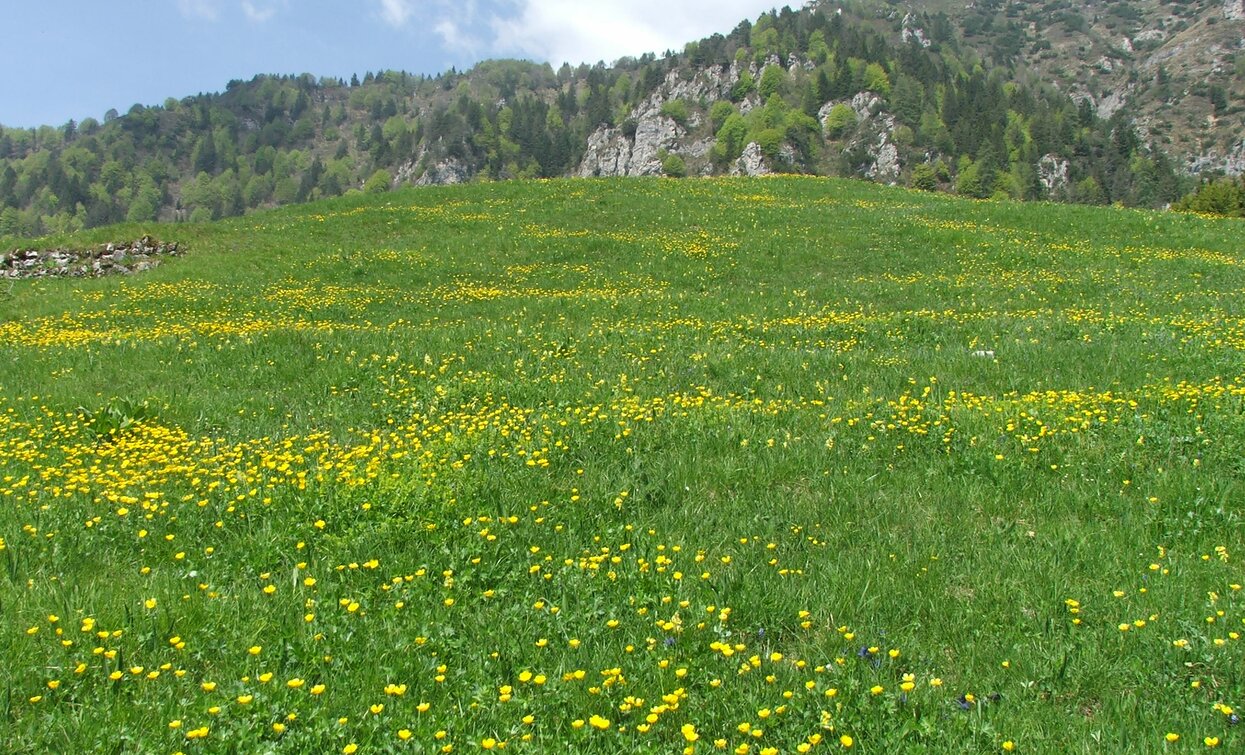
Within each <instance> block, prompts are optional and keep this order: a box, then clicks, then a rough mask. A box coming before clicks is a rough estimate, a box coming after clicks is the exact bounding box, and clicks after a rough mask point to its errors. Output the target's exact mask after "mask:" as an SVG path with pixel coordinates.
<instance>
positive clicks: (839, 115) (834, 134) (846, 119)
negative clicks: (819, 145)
mask: <svg viewBox="0 0 1245 755" xmlns="http://www.w3.org/2000/svg"><path fill="white" fill-rule="evenodd" d="M855 125H856V111H855V110H852V108H851V107H850V106H848V105H844V104H843V103H841V102H840V103H839V104H837V105H835V106H834V107H832V108H830V112H829V113H828V114H827V115H826V136H827V137H829V138H831V139H838V138H839V137H841V136H843V135H844V134H845V133H846V132H847V130H848V129H849V128H850V127H852V126H855Z"/></svg>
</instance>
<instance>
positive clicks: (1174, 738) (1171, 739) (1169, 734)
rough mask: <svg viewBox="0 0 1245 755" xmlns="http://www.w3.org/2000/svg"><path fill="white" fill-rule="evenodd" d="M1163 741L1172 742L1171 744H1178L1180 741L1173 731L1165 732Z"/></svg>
mask: <svg viewBox="0 0 1245 755" xmlns="http://www.w3.org/2000/svg"><path fill="white" fill-rule="evenodd" d="M1163 739H1166V740H1167V741H1168V742H1173V743H1174V742H1179V741H1180V735H1179V734H1177V733H1176V732H1174V731H1169V732H1167V735H1166V736H1164V737H1163Z"/></svg>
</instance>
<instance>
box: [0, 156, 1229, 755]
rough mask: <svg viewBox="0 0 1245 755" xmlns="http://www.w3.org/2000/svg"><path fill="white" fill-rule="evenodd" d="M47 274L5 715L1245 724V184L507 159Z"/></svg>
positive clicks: (5, 426)
mask: <svg viewBox="0 0 1245 755" xmlns="http://www.w3.org/2000/svg"><path fill="white" fill-rule="evenodd" d="M144 233H149V234H151V235H152V236H154V237H156V238H158V239H163V240H165V241H177V242H180V244H181V245H182V248H183V250H184V251H185V254H184V256H181V257H178V258H174V259H170V260H168V261H166V262H164V263H163V264H162V265H160V266H159V267H157V268H155V269H154V270H149V271H147V272H143V273H137V274H133V275H126V276H117V277H104V278H74V279H42V280H38V281H31V280H15V281H12V282H10V283H6V284H5V287H4V288H3V289H0V294H2V298H0V564H3V569H0V606H3V610H2V611H0V689H3V690H5V692H6V694H5V695H4V696H3V698H0V699H2V700H3V702H2V705H3V713H2V715H3V724H2V725H0V742H3V749H4V751H6V752H73V751H90V752H165V753H173V752H179V751H180V752H184V753H207V752H288V753H309V752H325V753H332V752H342V753H351V752H356V751H357V752H359V753H365V752H468V753H470V752H477V751H479V750H481V749H483V750H497V749H502V748H504V749H506V750H509V751H514V752H553V751H567V752H597V753H618V752H660V753H668V752H700V753H707V752H716V751H726V752H735V753H754V754H755V753H778V752H783V753H789V752H820V751H839V750H843V749H845V748H851V749H852V750H854V751H860V752H871V753H892V752H996V751H1012V750H1015V751H1017V752H1113V753H1127V752H1137V753H1152V752H1162V751H1165V748H1167V749H1170V750H1171V751H1200V750H1205V749H1206V748H1207V747H1208V746H1218V747H1220V748H1222V749H1223V750H1225V751H1231V750H1234V749H1237V748H1240V747H1241V746H1242V742H1245V739H1242V733H1241V731H1240V730H1239V727H1238V726H1237V722H1238V720H1239V719H1238V713H1237V712H1236V709H1237V708H1239V707H1240V706H1241V705H1243V704H1245V682H1243V677H1242V672H1243V671H1245V644H1243V643H1242V642H1241V641H1240V633H1241V632H1245V596H1242V595H1241V592H1240V585H1241V584H1242V583H1245V569H1242V566H1241V564H1242V562H1241V558H1242V556H1243V555H1245V553H1243V551H1245V530H1243V529H1242V516H1241V514H1242V503H1241V501H1242V482H1241V480H1242V471H1243V468H1242V458H1245V360H1242V351H1243V350H1245V319H1242V318H1243V314H1245V308H1243V305H1245V298H1243V296H1242V293H1241V292H1242V290H1243V287H1245V270H1242V264H1243V262H1245V254H1243V252H1242V249H1241V244H1240V239H1241V226H1240V223H1239V222H1238V221H1229V220H1218V221H1216V220H1209V219H1202V218H1198V217H1194V216H1187V215H1177V214H1172V213H1148V212H1139V211H1124V210H1110V209H1096V208H1087V207H1076V206H1066V205H1046V204H1023V205H1022V204H1017V203H1012V202H1005V201H1004V202H973V201H968V200H962V199H956V198H951V197H948V196H946V195H935V194H924V193H914V192H908V191H903V190H898V189H887V188H884V187H879V186H876V185H871V184H866V183H860V182H852V181H840V180H827V179H811V178H773V179H706V180H699V181H686V182H678V181H670V180H662V179H652V180H632V181H618V180H610V181H553V182H508V183H503V184H488V183H484V184H476V185H472V186H467V187H458V188H441V189H421V190H404V191H399V192H395V193H391V194H384V195H380V196H376V197H364V196H361V195H360V196H353V197H345V198H341V199H337V200H333V201H330V202H324V203H319V204H313V205H308V206H301V207H294V208H287V209H283V210H279V211H273V212H268V213H260V214H256V215H251V216H247V217H244V218H236V219H233V220H229V221H222V222H218V223H214V224H205V225H198V224H183V225H176V226H157V225H147V226H141V227H140V226H137V225H131V226H125V227H111V228H104V229H98V230H96V231H92V232H90V235H84V236H80V237H74V238H63V239H55V240H52V241H49V242H47V243H45V244H43V245H44V246H52V245H61V246H67V247H72V246H86V245H88V244H92V243H97V242H104V241H127V240H132V239H134V238H138V237H139V236H141V235H143V234H144Z"/></svg>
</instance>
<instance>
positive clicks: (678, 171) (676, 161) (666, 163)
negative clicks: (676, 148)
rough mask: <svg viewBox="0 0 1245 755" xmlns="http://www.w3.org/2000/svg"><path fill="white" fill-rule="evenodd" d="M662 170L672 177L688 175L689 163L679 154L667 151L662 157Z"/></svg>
mask: <svg viewBox="0 0 1245 755" xmlns="http://www.w3.org/2000/svg"><path fill="white" fill-rule="evenodd" d="M661 172H662V173H664V174H666V175H667V176H669V177H670V178H684V177H686V176H687V163H685V162H683V158H681V157H679V156H678V155H675V154H669V153H667V154H666V155H665V156H664V157H662V158H661Z"/></svg>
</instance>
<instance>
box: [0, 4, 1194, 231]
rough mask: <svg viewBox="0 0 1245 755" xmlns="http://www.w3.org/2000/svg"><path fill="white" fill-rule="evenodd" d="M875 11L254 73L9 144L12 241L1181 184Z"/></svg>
mask: <svg viewBox="0 0 1245 755" xmlns="http://www.w3.org/2000/svg"><path fill="white" fill-rule="evenodd" d="M877 5H878V4H877V3H864V4H860V5H858V6H849V7H848V8H847V9H846V10H844V9H842V8H840V7H839V5H838V4H835V5H828V4H824V5H814V6H811V7H806V8H805V9H803V10H800V11H793V10H791V9H789V8H786V9H783V10H782V11H778V12H773V13H769V14H766V15H763V16H761V17H760V18H759V19H758V20H757V21H756V22H755V23H752V22H748V21H744V22H743V23H740V24H739V25H738V26H737V27H736V28H735V29H734V30H733V31H731V32H730V33H729V34H726V35H714V36H712V37H709V38H707V39H703V40H700V41H698V42H692V43H690V44H688V45H687V46H686V48H685V49H684V50H683V51H681V52H678V53H674V52H671V53H667V54H665V55H664V56H662V57H656V56H653V55H646V56H644V57H641V58H638V59H633V58H626V59H623V60H620V61H617V62H616V63H615V64H614V65H612V66H607V65H605V64H604V63H601V64H597V65H595V66H588V65H582V66H579V67H578V68H572V67H570V66H566V65H564V66H562V67H561V68H560V69H558V70H556V71H555V70H554V69H553V68H552V67H550V66H548V65H537V64H533V63H527V62H520V61H489V62H485V63H481V64H479V65H477V66H475V67H474V68H473V69H471V70H470V71H467V72H457V71H450V72H448V73H445V74H442V75H440V76H437V77H422V76H413V75H409V74H405V73H400V72H393V71H386V72H382V73H379V74H372V73H368V74H365V75H364V76H363V77H362V78H361V79H360V78H358V77H355V78H353V79H352V80H351V81H349V82H345V81H341V80H338V79H325V78H317V77H315V76H312V75H308V74H304V75H300V76H257V77H255V78H254V79H252V80H251V81H247V82H243V81H233V82H230V83H229V85H228V86H227V87H226V89H225V91H224V92H222V93H218V94H199V95H196V96H192V97H186V98H184V99H181V100H176V99H172V98H170V99H169V100H167V101H166V102H165V103H164V104H163V105H159V106H153V107H147V106H141V105H135V106H133V107H132V108H130V110H129V111H128V112H126V113H125V114H123V115H121V114H118V113H115V112H110V113H109V114H107V115H106V116H105V117H104V118H103V121H102V122H100V121H98V120H96V119H93V118H86V119H83V120H82V121H81V122H76V123H75V122H73V121H71V122H69V123H66V124H64V125H62V126H60V127H51V126H45V127H42V128H39V129H9V128H4V129H0V207H2V208H3V209H2V211H0V236H5V235H10V236H30V235H39V234H44V233H59V232H65V231H71V230H75V229H79V228H83V227H92V226H98V225H102V224H107V223H113V222H117V221H122V220H131V221H150V220H156V219H160V220H205V219H210V218H219V217H224V216H230V215H237V214H240V213H243V212H245V211H246V210H248V209H252V208H257V207H266V206H274V205H282V204H289V203H294V202H301V201H305V200H308V199H315V198H319V197H327V196H335V195H339V194H342V193H345V192H347V191H351V190H363V191H385V190H388V189H390V188H392V187H394V186H396V185H401V184H409V183H417V184H419V183H458V182H463V181H469V180H492V179H506V178H513V177H536V176H562V175H624V174H625V175H646V174H654V173H665V174H667V175H674V176H681V175H708V174H719V173H731V172H734V173H747V174H756V173H763V172H797V173H817V174H824V175H841V176H862V177H869V178H873V179H875V180H879V181H883V182H888V183H902V184H908V185H913V186H917V187H920V188H925V189H941V190H947V191H955V192H957V193H960V194H965V195H970V196H974V197H989V196H995V195H999V196H1009V197H1014V198H1018V199H1041V198H1050V199H1056V200H1064V201H1075V202H1086V203H1107V202H1120V203H1123V204H1126V205H1135V206H1145V207H1156V206H1163V205H1165V204H1167V203H1169V202H1171V201H1173V200H1175V199H1177V198H1179V197H1180V196H1181V195H1182V194H1183V193H1184V192H1185V191H1186V190H1187V189H1188V188H1190V183H1191V181H1190V179H1188V178H1186V177H1182V175H1181V172H1180V171H1179V170H1178V168H1177V165H1178V161H1177V160H1176V159H1175V158H1174V157H1173V155H1171V154H1168V153H1167V152H1165V151H1164V150H1163V149H1161V148H1160V147H1159V146H1158V145H1157V144H1155V143H1153V142H1155V141H1157V140H1155V139H1154V138H1152V137H1153V129H1147V130H1145V133H1146V134H1147V136H1145V137H1143V135H1142V132H1140V131H1139V130H1138V128H1137V126H1136V124H1135V123H1134V120H1133V119H1132V118H1131V116H1130V114H1129V111H1128V110H1126V109H1115V110H1114V111H1113V112H1111V114H1110V116H1109V117H1104V115H1105V113H1104V111H1103V110H1102V109H1101V108H1099V107H1097V106H1096V105H1095V103H1094V101H1093V99H1092V98H1089V97H1082V98H1080V99H1077V98H1075V97H1074V96H1073V95H1074V94H1075V93H1069V92H1068V91H1062V90H1059V89H1056V88H1054V87H1051V86H1048V85H1046V84H1044V83H1042V81H1041V80H1040V78H1039V77H1036V76H1033V75H1031V72H1026V71H1027V69H1025V68H1024V67H1023V66H1022V65H1021V63H1022V62H1023V61H1022V59H1021V58H1020V57H1018V56H1007V55H989V54H983V53H982V51H981V45H980V44H979V42H980V39H979V37H980V31H981V29H980V27H978V28H976V29H975V30H973V29H970V30H969V31H970V32H974V33H976V34H977V36H973V35H972V34H969V35H968V36H966V33H965V29H964V27H963V19H961V18H953V17H952V16H949V15H948V14H947V13H944V12H941V11H939V12H928V11H927V12H920V13H916V12H911V11H903V10H902V9H899V8H890V9H889V10H887V9H885V8H884V9H883V11H884V12H879V10H878V7H877ZM966 39H967V40H968V41H966ZM1067 64H1068V65H1080V64H1082V61H1078V60H1072V59H1069V60H1068V61H1067Z"/></svg>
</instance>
